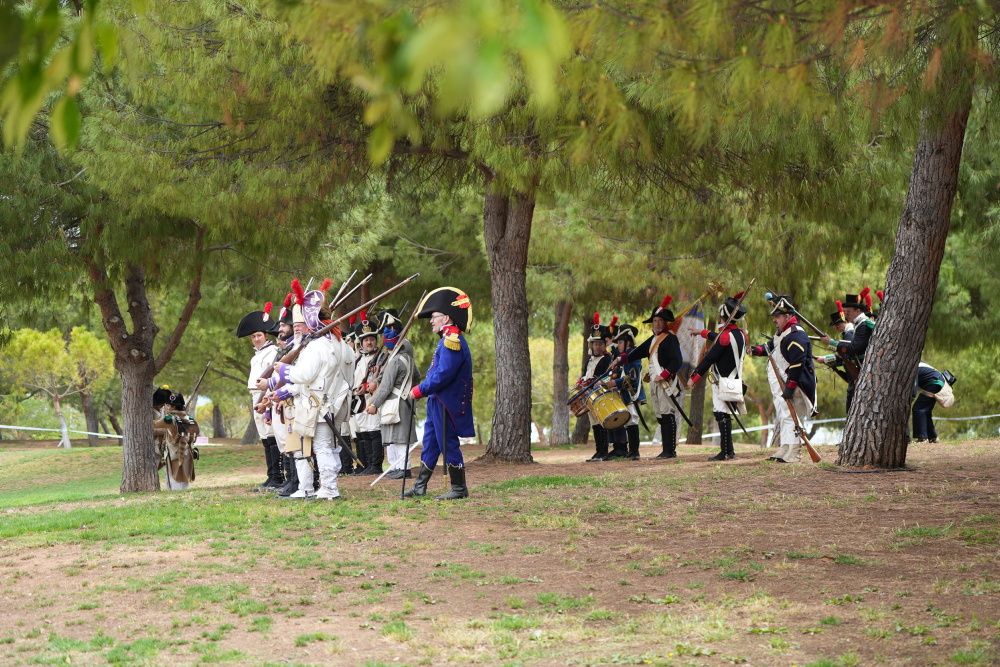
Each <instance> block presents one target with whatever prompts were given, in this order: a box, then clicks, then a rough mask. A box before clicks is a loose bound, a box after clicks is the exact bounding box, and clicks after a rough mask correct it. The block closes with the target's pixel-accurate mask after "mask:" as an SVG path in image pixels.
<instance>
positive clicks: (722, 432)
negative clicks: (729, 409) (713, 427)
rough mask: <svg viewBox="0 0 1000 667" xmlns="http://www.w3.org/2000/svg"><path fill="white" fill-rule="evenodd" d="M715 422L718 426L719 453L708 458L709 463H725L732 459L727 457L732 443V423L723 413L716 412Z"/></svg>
mask: <svg viewBox="0 0 1000 667" xmlns="http://www.w3.org/2000/svg"><path fill="white" fill-rule="evenodd" d="M713 414H714V415H715V422H716V423H717V424H718V425H719V453H718V454H716V455H715V456H710V457H709V458H708V460H709V461H725V460H726V459H729V458H733V457H731V456H730V455H729V452H730V449H731V448H732V446H733V445H732V443H733V421H732V418H731V417H730V416H729V415H728V414H727V413H725V412H716V413H713Z"/></svg>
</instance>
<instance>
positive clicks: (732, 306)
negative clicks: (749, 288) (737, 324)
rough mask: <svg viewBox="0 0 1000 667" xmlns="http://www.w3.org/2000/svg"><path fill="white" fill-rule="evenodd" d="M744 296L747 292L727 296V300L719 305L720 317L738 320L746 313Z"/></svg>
mask: <svg viewBox="0 0 1000 667" xmlns="http://www.w3.org/2000/svg"><path fill="white" fill-rule="evenodd" d="M744 296H746V292H737V293H736V294H734V295H732V296H730V297H726V300H725V301H723V302H722V305H721V306H719V317H720V318H722V319H724V320H729V319H732V320H733V321H736V320H738V319H740V318H741V317H743V316H744V315H746V314H747V307H746V306H745V305H743V303H741V302H742V300H743V297H744Z"/></svg>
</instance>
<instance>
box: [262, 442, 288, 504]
mask: <svg viewBox="0 0 1000 667" xmlns="http://www.w3.org/2000/svg"><path fill="white" fill-rule="evenodd" d="M264 447H265V449H264V457H265V459H266V460H267V481H266V482H264V488H265V489H267V490H270V491H277V490H278V489H280V488H281V487H283V486H284V485H285V478H284V477H282V476H281V452H279V451H278V441H277V440H275V439H274V436H271V437H269V438H265V439H264Z"/></svg>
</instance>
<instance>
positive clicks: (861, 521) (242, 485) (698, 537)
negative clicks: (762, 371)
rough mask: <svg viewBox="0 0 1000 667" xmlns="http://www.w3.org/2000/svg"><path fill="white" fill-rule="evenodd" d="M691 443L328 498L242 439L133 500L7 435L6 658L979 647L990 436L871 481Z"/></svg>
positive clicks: (1, 535)
mask: <svg viewBox="0 0 1000 667" xmlns="http://www.w3.org/2000/svg"><path fill="white" fill-rule="evenodd" d="M691 452H696V453H693V454H692V453H691ZM706 453H707V449H706V448H682V458H681V461H680V462H670V463H664V462H659V461H653V460H641V461H639V462H638V463H634V462H621V463H608V464H603V465H599V464H583V463H581V462H580V461H582V459H584V458H586V456H588V455H589V452H584V451H583V450H582V449H576V450H573V449H563V448H560V449H557V450H551V451H545V450H543V451H541V452H538V454H537V458H538V459H539V460H540V461H541V462H542V464H541V465H535V466H516V467H498V466H486V467H484V466H481V465H477V464H475V463H473V464H472V465H470V467H469V480H470V483H471V485H472V493H473V497H472V498H470V499H469V500H468V501H463V502H459V503H448V504H444V503H437V502H434V501H424V502H418V503H404V502H402V501H399V500H398V492H399V489H398V485H396V484H392V485H384V484H380V485H379V486H378V487H376V488H375V489H374V490H369V489H368V486H367V482H368V481H370V480H365V479H364V478H361V479H352V478H348V479H345V480H343V482H342V488H343V490H344V494H345V496H346V498H347V500H346V501H344V502H340V503H333V504H322V503H295V502H290V501H278V500H276V499H274V498H271V497H268V496H261V495H257V494H251V493H249V492H248V490H247V489H248V488H249V487H250V486H251V484H252V483H254V482H257V481H259V479H258V477H259V476H260V471H261V469H262V463H261V462H260V461H259V458H260V450H259V448H241V447H238V446H227V447H219V448H211V449H207V450H205V452H204V454H205V456H204V458H203V461H202V463H201V465H200V466H199V469H198V475H199V477H198V482H197V484H196V488H194V489H193V490H191V491H189V492H184V493H180V494H166V493H164V494H137V495H132V496H128V497H122V496H120V495H119V494H118V493H117V485H118V475H117V467H118V457H119V456H120V453H119V452H118V450H117V449H115V448H110V447H102V448H94V449H89V448H80V449H77V450H73V451H71V452H63V451H50V450H41V449H23V450H17V449H14V450H3V451H0V595H2V596H3V599H4V601H5V613H4V614H3V615H0V663H2V664H5V665H6V664H15V665H17V664H55V663H59V664H65V663H84V664H113V665H119V664H121V665H125V664H129V665H131V664H154V665H155V664H164V665H167V664H169V665H173V664H178V663H180V664H207V663H231V664H269V663H276V662H281V663H282V664H324V665H325V664H344V665H404V664H405V665H438V664H462V665H466V664H471V665H501V664H503V665H607V664H649V665H687V664H744V663H745V664H796V665H814V666H841V667H849V666H854V665H862V664H905V665H926V664H942V665H990V664H996V662H997V660H998V658H1000V656H998V652H997V640H998V637H1000V601H998V600H1000V571H998V567H997V566H998V550H997V544H998V537H1000V520H998V517H1000V501H998V489H997V481H998V479H1000V468H998V466H997V464H998V463H1000V443H998V442H986V441H984V442H978V443H975V445H974V446H972V447H959V446H954V447H953V446H945V447H935V446H933V445H915V446H912V447H911V452H910V462H911V464H912V465H913V470H912V471H910V472H906V473H889V474H871V475H849V474H841V473H838V472H836V471H833V470H831V469H823V468H820V467H815V466H811V465H808V464H803V465H796V466H774V465H770V464H766V463H764V462H763V461H761V459H762V458H763V454H761V453H759V452H758V450H756V449H752V450H751V449H748V450H747V451H745V452H741V454H740V457H739V458H738V460H737V461H735V462H732V463H727V464H715V463H706V462H705V461H704V455H705V454H706ZM824 455H825V456H826V458H832V455H833V452H832V450H826V451H824ZM471 458H472V457H471V456H470V459H471ZM443 484H444V481H443V479H442V476H441V475H436V476H435V478H434V480H433V481H432V486H433V487H434V488H432V492H433V491H436V489H437V488H439V486H440V485H443Z"/></svg>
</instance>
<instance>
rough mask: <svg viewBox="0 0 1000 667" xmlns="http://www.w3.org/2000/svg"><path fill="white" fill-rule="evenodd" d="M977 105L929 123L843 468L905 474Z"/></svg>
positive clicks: (843, 450)
mask: <svg viewBox="0 0 1000 667" xmlns="http://www.w3.org/2000/svg"><path fill="white" fill-rule="evenodd" d="M970 108H971V98H966V100H965V102H964V103H963V104H962V105H961V107H960V108H958V109H956V110H954V111H952V112H950V113H949V114H948V115H947V116H946V117H945V118H944V119H942V121H940V122H938V123H931V122H930V121H928V119H927V118H925V119H924V123H923V125H922V127H921V132H920V137H919V139H918V141H917V147H916V151H915V152H914V156H913V171H912V172H911V174H910V183H909V188H908V189H907V192H906V203H905V205H904V207H903V212H902V215H901V216H900V219H899V228H898V229H897V232H896V247H895V251H894V252H893V256H892V262H891V263H890V264H889V272H888V274H887V276H886V285H885V301H884V302H883V304H882V309H881V311H880V313H879V318H878V326H877V327H875V332H874V335H873V336H872V340H871V343H870V344H869V346H868V351H867V353H866V354H865V359H864V363H863V365H862V367H861V374H860V377H859V380H858V385H857V389H856V390H855V392H854V401H853V402H852V404H851V412H850V414H849V415H848V418H847V425H846V427H845V429H844V439H843V442H841V444H840V449H839V457H838V459H837V463H838V465H844V466H858V467H872V468H900V467H902V466H903V465H904V464H905V463H906V447H907V445H908V444H909V440H910V436H909V421H910V420H909V417H910V394H911V391H912V388H913V382H914V378H915V377H916V369H917V364H918V363H919V361H920V354H921V352H922V351H923V347H924V339H925V337H926V334H927V323H928V321H929V319H930V315H931V307H932V306H933V303H934V292H935V290H936V289H937V282H938V272H939V270H940V268H941V259H942V257H943V256H944V247H945V241H946V240H947V238H948V229H949V227H950V225H951V207H952V203H953V202H954V199H955V191H956V189H957V187H958V171H959V166H960V165H961V161H962V145H963V143H964V140H965V127H966V123H967V121H968V119H969V110H970Z"/></svg>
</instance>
